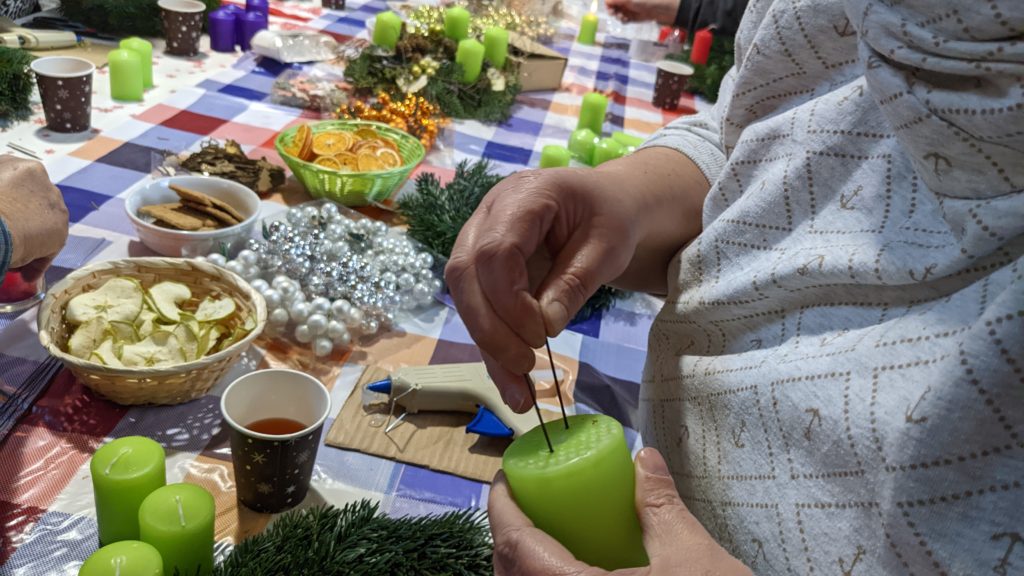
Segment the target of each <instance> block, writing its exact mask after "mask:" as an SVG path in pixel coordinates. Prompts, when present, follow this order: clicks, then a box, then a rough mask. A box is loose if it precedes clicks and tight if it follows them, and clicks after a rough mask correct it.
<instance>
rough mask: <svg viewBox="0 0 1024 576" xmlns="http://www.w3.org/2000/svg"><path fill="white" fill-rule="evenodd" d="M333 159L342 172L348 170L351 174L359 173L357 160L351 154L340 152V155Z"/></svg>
mask: <svg viewBox="0 0 1024 576" xmlns="http://www.w3.org/2000/svg"><path fill="white" fill-rule="evenodd" d="M334 159H335V160H336V161H337V162H338V165H339V166H340V167H341V169H342V170H349V171H351V172H358V171H359V159H358V158H357V157H356V155H355V154H353V153H351V152H341V153H340V154H336V155H335V156H334Z"/></svg>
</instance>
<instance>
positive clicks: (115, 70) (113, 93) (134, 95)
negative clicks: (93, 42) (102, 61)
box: [107, 49, 142, 101]
mask: <svg viewBox="0 0 1024 576" xmlns="http://www.w3.org/2000/svg"><path fill="white" fill-rule="evenodd" d="M107 66H108V72H109V74H110V97H111V98H113V99H114V100H131V101H138V100H142V60H141V59H140V58H139V54H138V52H133V51H131V50H124V49H118V50H111V51H110V52H109V53H107Z"/></svg>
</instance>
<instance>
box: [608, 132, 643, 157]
mask: <svg viewBox="0 0 1024 576" xmlns="http://www.w3.org/2000/svg"><path fill="white" fill-rule="evenodd" d="M612 140H615V141H616V142H618V143H619V144H622V145H623V146H624V147H625V148H626V154H631V153H633V152H634V151H635V150H636V149H637V148H639V147H640V146H641V145H642V144H643V143H644V139H643V138H641V137H639V136H633V135H631V134H626V133H625V132H612Z"/></svg>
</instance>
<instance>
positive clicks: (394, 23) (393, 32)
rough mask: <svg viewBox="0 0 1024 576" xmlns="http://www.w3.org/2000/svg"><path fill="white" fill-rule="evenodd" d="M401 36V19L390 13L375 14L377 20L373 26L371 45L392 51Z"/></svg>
mask: <svg viewBox="0 0 1024 576" xmlns="http://www.w3.org/2000/svg"><path fill="white" fill-rule="evenodd" d="M401 35H402V19H401V18H400V17H399V16H398V14H395V13H394V12H391V11H390V10H389V11H387V12H381V13H380V14H377V20H376V21H375V22H374V24H373V43H374V44H376V45H377V46H380V47H382V48H387V49H388V50H394V49H395V44H397V43H398V38H399V36H401Z"/></svg>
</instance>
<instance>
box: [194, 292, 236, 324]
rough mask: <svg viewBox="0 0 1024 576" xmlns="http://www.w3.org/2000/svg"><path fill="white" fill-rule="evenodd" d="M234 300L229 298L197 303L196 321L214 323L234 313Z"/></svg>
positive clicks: (208, 299)
mask: <svg viewBox="0 0 1024 576" xmlns="http://www.w3.org/2000/svg"><path fill="white" fill-rule="evenodd" d="M235 307H236V306H235V300H234V299H233V298H230V297H226V298H221V299H220V300H214V299H213V298H207V299H205V300H203V301H202V302H200V303H199V308H198V309H196V320H198V321H200V322H216V321H217V320H223V319H225V318H227V317H228V316H231V315H232V314H234V313H235Z"/></svg>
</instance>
